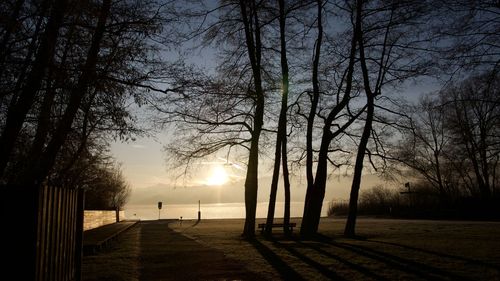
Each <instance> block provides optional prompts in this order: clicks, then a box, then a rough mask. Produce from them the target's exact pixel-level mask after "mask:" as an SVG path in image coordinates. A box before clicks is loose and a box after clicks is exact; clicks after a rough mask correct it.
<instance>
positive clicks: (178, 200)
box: [128, 175, 381, 205]
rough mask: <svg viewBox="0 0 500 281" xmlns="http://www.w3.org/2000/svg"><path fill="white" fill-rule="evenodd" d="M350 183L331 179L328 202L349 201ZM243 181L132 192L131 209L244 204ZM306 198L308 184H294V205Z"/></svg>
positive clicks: (264, 190) (266, 184)
mask: <svg viewBox="0 0 500 281" xmlns="http://www.w3.org/2000/svg"><path fill="white" fill-rule="evenodd" d="M377 183H381V181H380V179H378V178H377V177H376V176H375V175H367V176H364V177H363V187H362V189H363V188H365V187H372V186H373V185H375V184H377ZM350 184H351V179H350V178H348V177H340V178H339V177H332V178H331V179H330V180H329V183H328V187H327V190H326V194H325V200H331V199H333V198H336V199H339V198H344V199H346V198H348V196H349V189H350ZM269 188H270V178H269V177H265V178H261V179H260V181H259V193H258V201H259V202H267V201H269ZM244 189H245V188H244V181H243V180H241V181H238V182H233V183H228V184H226V185H223V186H189V187H182V186H175V187H174V186H169V185H166V184H157V185H153V186H150V187H146V188H135V189H133V190H132V194H131V196H130V200H129V202H128V204H130V205H145V204H156V203H157V202H158V201H162V202H165V204H196V203H198V200H201V201H202V202H203V203H238V202H244V198H245V197H244ZM304 195H305V182H298V181H294V182H292V187H291V196H292V202H302V201H303V200H304ZM283 199H284V196H283V184H282V183H281V182H280V185H279V187H278V195H277V201H283Z"/></svg>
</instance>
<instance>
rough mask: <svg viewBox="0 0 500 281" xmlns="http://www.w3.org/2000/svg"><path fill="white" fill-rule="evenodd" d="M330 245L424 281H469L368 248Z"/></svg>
mask: <svg viewBox="0 0 500 281" xmlns="http://www.w3.org/2000/svg"><path fill="white" fill-rule="evenodd" d="M329 244H330V245H332V246H334V247H338V248H341V249H344V250H348V251H351V252H354V253H356V254H359V255H363V256H365V257H368V258H371V259H373V260H376V261H379V262H382V263H385V264H387V265H389V266H391V267H393V268H396V269H398V270H400V271H403V272H407V273H411V274H414V275H416V276H418V277H420V278H423V279H425V280H450V279H451V280H470V279H467V278H466V277H463V276H459V275H456V274H454V273H452V272H449V271H446V270H443V269H440V268H436V267H433V266H429V265H427V264H424V263H421V262H417V261H413V260H410V259H406V258H402V257H399V256H396V255H393V254H389V253H385V252H382V251H379V250H375V249H372V248H370V247H366V246H361V245H352V244H347V243H337V242H331V243H329Z"/></svg>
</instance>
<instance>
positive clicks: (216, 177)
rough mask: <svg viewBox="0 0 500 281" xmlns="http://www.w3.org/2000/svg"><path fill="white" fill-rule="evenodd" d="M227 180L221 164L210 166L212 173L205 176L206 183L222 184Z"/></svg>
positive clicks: (227, 177)
mask: <svg viewBox="0 0 500 281" xmlns="http://www.w3.org/2000/svg"><path fill="white" fill-rule="evenodd" d="M228 181H229V176H228V174H227V172H226V170H225V169H224V167H221V166H215V167H213V168H212V174H211V175H210V176H209V177H208V178H207V181H206V184H207V185H223V184H225V183H226V182H228Z"/></svg>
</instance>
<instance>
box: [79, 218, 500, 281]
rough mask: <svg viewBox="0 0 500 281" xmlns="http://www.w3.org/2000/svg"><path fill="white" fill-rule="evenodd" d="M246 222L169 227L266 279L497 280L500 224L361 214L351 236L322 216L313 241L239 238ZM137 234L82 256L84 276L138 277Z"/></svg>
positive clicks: (186, 223)
mask: <svg viewBox="0 0 500 281" xmlns="http://www.w3.org/2000/svg"><path fill="white" fill-rule="evenodd" d="M292 221H294V222H296V223H297V225H300V220H299V219H295V220H294V219H292ZM258 222H264V221H263V220H258ZM243 223H244V221H243V220H202V221H201V222H199V223H197V222H196V221H184V222H182V224H181V223H180V222H177V221H174V222H172V223H170V224H169V227H170V228H172V229H174V230H175V231H177V232H180V233H182V234H183V235H186V236H188V237H190V238H193V239H195V240H196V241H197V242H199V243H201V244H204V245H207V246H209V247H212V248H214V249H218V250H220V251H222V252H224V253H225V254H226V256H227V257H229V258H231V259H233V260H237V261H238V262H239V263H240V264H243V265H244V266H245V267H246V268H247V269H248V270H250V271H253V272H256V273H258V274H259V275H260V276H262V279H268V280H331V279H334V280H500V270H499V268H500V223H494V222H461V221H423V220H389V219H372V218H360V219H359V221H358V227H357V234H358V235H359V236H360V238H359V239H347V238H343V237H342V235H341V234H342V231H343V227H344V223H345V221H344V220H343V219H331V218H325V219H322V221H321V224H320V233H321V234H322V237H321V238H319V239H317V240H309V241H301V240H299V239H296V237H295V238H292V239H285V238H284V237H283V235H282V231H281V229H276V230H275V235H274V239H266V238H264V237H263V236H262V235H260V234H258V235H257V237H256V239H255V240H254V241H247V240H244V239H241V237H240V234H241V231H242V229H243ZM294 232H295V234H297V233H296V232H297V231H296V230H294ZM140 236H141V233H140V231H138V228H137V227H134V228H132V229H130V230H129V231H127V232H126V233H124V234H122V235H121V236H120V237H119V239H118V241H117V242H116V243H115V244H114V245H113V247H112V248H111V249H109V250H107V251H105V252H102V253H100V254H98V255H96V256H89V257H85V258H84V268H83V280H140V276H138V272H139V271H140V268H141V239H140ZM169 247H181V249H182V245H169ZM111 269H112V270H111ZM193 270H196V269H195V268H193Z"/></svg>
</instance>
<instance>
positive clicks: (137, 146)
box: [130, 144, 146, 149]
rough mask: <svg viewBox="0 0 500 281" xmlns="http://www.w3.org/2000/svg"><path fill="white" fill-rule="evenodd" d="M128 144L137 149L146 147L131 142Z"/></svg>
mask: <svg viewBox="0 0 500 281" xmlns="http://www.w3.org/2000/svg"><path fill="white" fill-rule="evenodd" d="M130 146H131V147H133V148H137V149H144V148H146V146H145V145H142V144H132V145H130Z"/></svg>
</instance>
